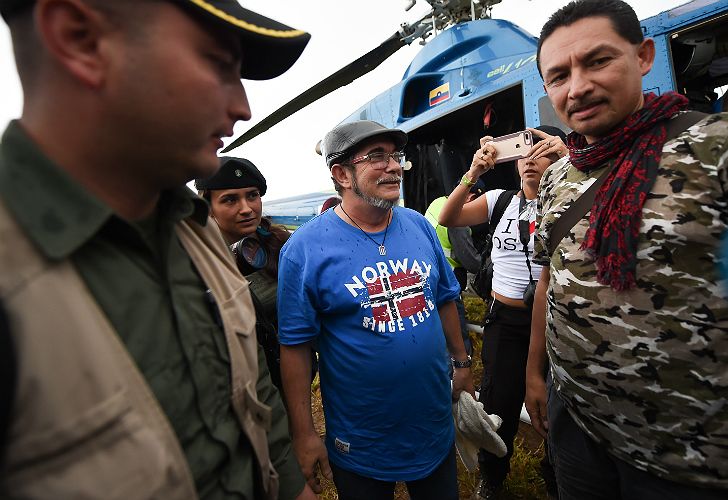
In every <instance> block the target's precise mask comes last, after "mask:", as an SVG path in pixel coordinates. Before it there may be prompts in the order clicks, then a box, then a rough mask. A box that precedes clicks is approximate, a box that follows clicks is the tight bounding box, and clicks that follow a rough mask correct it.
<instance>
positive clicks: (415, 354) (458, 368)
mask: <svg viewBox="0 0 728 500" xmlns="http://www.w3.org/2000/svg"><path fill="white" fill-rule="evenodd" d="M406 142H407V135H406V134H405V133H404V132H402V131H401V130H394V129H387V128H385V127H383V126H382V125H380V124H378V123H375V122H371V121H358V122H353V123H347V124H343V125H340V126H338V127H336V128H334V129H333V130H332V131H331V132H329V133H328V134H327V135H326V137H325V138H324V141H323V150H324V155H325V156H326V163H327V165H328V167H329V169H330V170H331V176H332V179H333V181H334V186H335V188H336V190H337V191H338V193H339V194H340V195H341V200H342V201H341V203H340V204H339V205H337V206H336V207H335V208H333V209H331V210H327V211H326V212H324V213H323V214H321V215H320V216H319V217H317V218H315V219H313V220H312V221H310V222H308V223H306V224H305V225H303V226H302V227H300V228H299V229H298V230H297V231H296V232H295V233H293V235H292V236H291V238H290V239H289V240H288V242H287V243H286V245H284V247H283V249H282V250H281V257H280V262H279V276H280V280H279V282H280V285H279V287H278V315H279V318H278V324H279V338H280V342H281V371H282V374H283V387H284V389H285V394H286V400H287V407H288V411H289V415H290V419H291V432H292V437H293V445H294V449H295V451H296V455H297V457H298V460H299V462H300V464H301V468H302V469H303V472H304V474H305V475H306V477H307V479H308V481H309V484H311V485H312V486H313V487H314V488H316V482H317V478H316V468H317V467H320V470H321V472H322V473H323V474H324V475H326V476H331V472H332V471H333V479H334V483H335V484H336V488H337V490H338V493H339V498H340V499H347V500H348V499H355V498H356V499H370V498H387V497H389V498H391V497H392V496H393V492H394V485H395V482H396V481H405V482H406V483H407V488H408V490H409V492H410V496H411V497H412V498H413V499H433V500H449V499H457V497H458V489H457V477H456V463H455V448H454V427H453V417H452V409H451V404H452V401H453V400H455V399H457V397H458V396H459V394H460V393H461V392H462V391H467V392H470V393H471V394H472V392H473V383H472V375H471V373H470V356H468V355H467V353H466V351H465V346H464V345H463V339H462V337H461V335H460V324H459V320H458V313H457V310H456V308H455V302H454V301H455V299H457V298H458V296H459V294H460V286H459V285H458V282H457V280H456V279H455V275H454V274H453V271H452V268H451V267H450V265H449V264H448V262H447V260H446V259H445V255H444V254H443V252H442V248H441V247H440V244H439V242H438V239H437V235H436V234H435V229H434V228H433V227H432V226H431V225H430V223H429V222H428V221H427V220H426V219H425V218H424V217H423V216H422V215H420V214H418V213H417V212H414V211H413V210H409V209H406V208H403V207H399V206H396V204H397V201H398V200H399V195H400V184H401V181H402V170H403V164H404V162H403V156H404V155H403V153H402V148H403V147H404V146H405V144H406ZM314 341H316V342H317V343H318V351H319V358H320V359H319V370H320V377H321V392H322V396H323V401H324V411H325V417H326V446H324V444H323V443H322V442H321V439H320V438H319V436H318V434H316V432H315V430H314V427H313V420H312V417H311V392H310V387H309V383H308V382H309V379H308V374H309V373H310V366H309V365H310V357H309V352H310V349H311V345H312V343H313V342H314ZM446 345H447V347H446ZM448 348H449V351H450V353H452V356H453V357H452V364H453V366H454V375H453V380H452V382H453V383H452V389H451V387H450V378H449V376H448V364H449V361H450V358H449V356H448ZM329 462H330V465H329Z"/></svg>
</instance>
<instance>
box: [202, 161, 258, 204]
mask: <svg viewBox="0 0 728 500" xmlns="http://www.w3.org/2000/svg"><path fill="white" fill-rule="evenodd" d="M195 187H196V188H197V190H198V191H204V190H205V189H239V188H247V187H257V188H258V189H259V190H260V195H261V196H263V195H264V194H265V192H266V190H267V189H268V185H267V184H266V182H265V177H263V174H261V173H260V170H258V168H257V167H256V166H255V165H253V162H252V161H250V160H246V159H245V158H235V157H233V156H222V157H220V169H219V170H218V171H217V172H215V175H212V176H210V177H208V178H206V179H197V180H195Z"/></svg>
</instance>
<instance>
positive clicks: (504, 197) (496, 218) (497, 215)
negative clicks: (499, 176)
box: [488, 189, 518, 234]
mask: <svg viewBox="0 0 728 500" xmlns="http://www.w3.org/2000/svg"><path fill="white" fill-rule="evenodd" d="M516 193H518V190H516V189H512V190H510V191H503V192H502V193H501V194H499V195H498V199H497V200H496V201H495V205H494V206H493V213H492V214H491V215H490V220H489V221H488V224H489V225H490V227H489V228H488V232H489V233H490V234H493V233H494V232H495V226H497V225H498V223H499V222H500V220H501V218H502V217H503V214H504V213H505V212H506V208H508V205H510V204H511V199H513V197H514V196H515V195H516Z"/></svg>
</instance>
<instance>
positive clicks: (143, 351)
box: [0, 0, 315, 500]
mask: <svg viewBox="0 0 728 500" xmlns="http://www.w3.org/2000/svg"><path fill="white" fill-rule="evenodd" d="M0 14H2V17H3V18H4V20H5V21H6V22H7V24H8V26H9V28H10V34H11V37H12V41H13V47H14V50H15V59H16V64H17V68H18V75H19V77H20V81H21V83H22V86H23V93H24V99H25V101H24V107H23V113H22V116H21V118H20V119H19V120H15V121H12V122H11V123H10V125H9V126H8V127H7V129H6V131H5V133H4V135H3V137H2V142H1V143H0V234H2V235H3V244H2V245H0V301H2V302H3V303H4V305H5V307H6V309H7V314H8V319H9V327H10V332H11V335H12V340H13V343H14V345H15V349H14V353H13V357H14V359H15V360H16V361H17V372H16V375H17V383H16V385H15V388H14V392H15V395H14V397H13V396H11V395H10V393H9V391H6V392H5V393H0V400H3V401H4V402H7V401H8V400H11V404H12V413H11V415H10V419H9V420H10V421H9V425H8V432H7V441H6V445H5V447H4V449H2V450H0V452H2V454H3V455H4V464H3V467H2V469H1V471H0V489H2V490H1V491H0V497H2V498H24V499H31V500H32V499H51V498H53V499H78V498H103V499H107V500H108V499H119V500H120V499H135V500H138V499H152V498H154V499H162V498H163V499H171V500H177V499H178V500H183V499H184V500H187V499H194V498H198V497H200V498H209V499H213V498H214V499H241V500H242V499H247V500H252V499H271V500H272V499H293V498H300V499H309V500H310V499H313V498H315V494H314V493H313V492H312V491H311V489H310V487H308V486H307V485H306V483H305V481H304V478H303V475H302V473H301V471H300V468H299V466H298V464H297V461H296V458H295V456H294V454H293V452H292V450H291V442H290V437H289V434H288V421H287V418H286V412H285V409H284V406H283V404H282V402H281V399H280V397H279V394H278V391H277V390H276V389H275V388H274V387H273V385H272V383H271V380H270V377H269V375H268V370H267V368H266V363H265V358H264V356H263V354H262V351H261V349H259V348H258V346H257V342H256V335H255V328H254V327H255V314H254V311H253V305H252V302H251V298H250V293H249V291H248V283H247V281H246V280H245V279H244V278H243V277H242V276H241V274H240V272H239V271H238V269H237V267H236V265H235V262H234V260H233V257H232V254H231V253H230V251H229V250H228V248H227V246H226V245H225V242H224V241H223V239H222V237H221V235H220V231H219V229H218V227H217V226H216V225H215V224H214V223H213V222H210V219H209V217H208V206H207V204H206V202H205V201H204V200H202V199H201V198H199V197H197V196H196V195H195V194H194V193H192V192H191V191H190V190H189V189H188V188H186V187H185V184H186V183H187V182H188V181H190V180H191V179H193V178H199V177H207V176H210V175H212V174H213V173H214V172H215V171H216V170H217V168H218V165H219V163H218V159H217V155H216V152H217V150H218V149H219V148H220V147H222V145H223V143H222V138H223V137H225V136H228V135H231V134H232V131H233V125H234V124H235V122H237V121H238V120H247V119H250V116H251V114H250V107H249V105H248V100H247V97H246V94H245V90H244V88H243V86H242V85H241V82H240V79H241V78H248V79H259V80H264V79H269V78H273V77H275V76H277V75H279V74H281V73H283V72H284V71H285V70H286V69H287V68H288V67H290V66H291V65H292V64H293V63H294V62H295V60H296V59H297V58H298V56H299V55H300V53H301V51H302V50H303V48H304V47H305V45H306V43H307V42H308V40H309V35H308V34H306V33H304V32H301V31H297V30H294V29H292V28H289V27H287V26H284V25H282V24H280V23H277V22H275V21H273V20H270V19H267V18H265V17H263V16H260V15H258V14H256V13H254V12H251V11H248V10H246V9H243V8H242V7H241V6H240V5H239V4H238V3H237V2H230V1H222V0H177V1H174V2H172V1H156V2H143V1H118V0H117V1H113V2H110V1H108V0H35V1H32V0H0ZM3 78H7V76H3ZM0 387H2V385H0ZM0 431H1V430H0Z"/></svg>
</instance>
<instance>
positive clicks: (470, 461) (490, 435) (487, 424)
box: [452, 391, 507, 471]
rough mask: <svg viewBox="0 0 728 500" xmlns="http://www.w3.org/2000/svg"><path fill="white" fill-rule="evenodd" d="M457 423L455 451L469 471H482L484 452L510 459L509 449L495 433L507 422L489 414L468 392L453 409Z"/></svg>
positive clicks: (464, 393) (463, 393) (461, 396)
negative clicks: (480, 460) (480, 463)
mask: <svg viewBox="0 0 728 500" xmlns="http://www.w3.org/2000/svg"><path fill="white" fill-rule="evenodd" d="M452 414H453V418H454V419H455V447H456V448H457V450H458V455H460V460H462V461H463V464H464V465H465V467H466V468H467V469H468V470H469V471H473V470H475V469H477V467H478V450H479V449H480V448H483V449H484V450H486V451H489V452H490V453H492V454H494V455H495V456H497V457H503V456H505V455H506V453H507V450H506V445H505V443H504V442H503V440H502V439H501V438H500V436H499V435H498V434H496V432H495V431H497V430H498V428H499V427H500V426H501V423H502V422H503V419H501V418H500V417H499V416H498V415H495V414H494V415H488V414H487V413H485V409H484V408H483V403H479V402H478V401H476V400H475V399H473V396H471V395H470V394H469V393H468V392H465V391H463V392H461V393H460V397H459V399H458V402H457V403H454V404H453V405H452Z"/></svg>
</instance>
